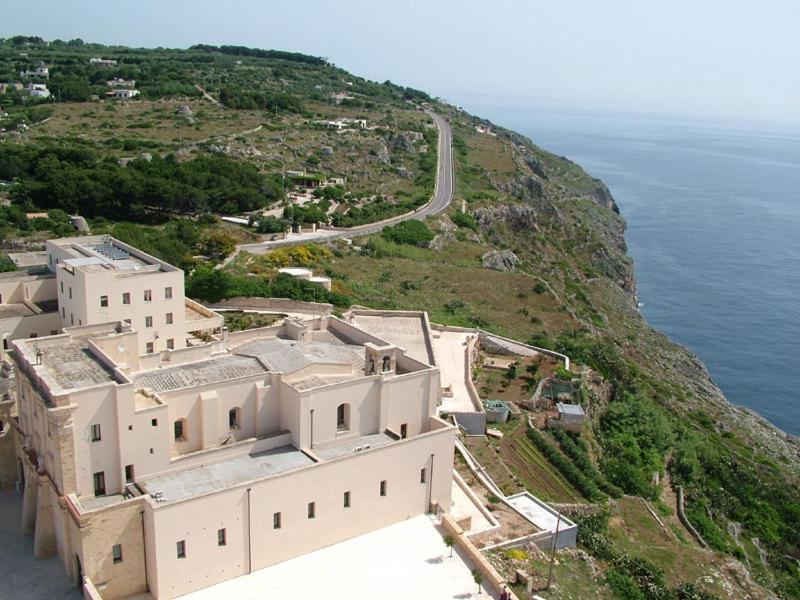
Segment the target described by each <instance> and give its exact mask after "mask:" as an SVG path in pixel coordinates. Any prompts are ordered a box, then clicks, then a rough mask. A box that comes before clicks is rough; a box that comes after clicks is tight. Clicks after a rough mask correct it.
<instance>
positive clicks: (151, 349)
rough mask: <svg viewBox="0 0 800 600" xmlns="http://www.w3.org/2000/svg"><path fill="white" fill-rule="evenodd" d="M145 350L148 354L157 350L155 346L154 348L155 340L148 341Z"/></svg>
mask: <svg viewBox="0 0 800 600" xmlns="http://www.w3.org/2000/svg"><path fill="white" fill-rule="evenodd" d="M145 351H146V352H147V353H148V354H152V353H153V352H154V351H155V348H153V342H147V344H146V349H145Z"/></svg>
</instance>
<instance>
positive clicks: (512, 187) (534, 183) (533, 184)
mask: <svg viewBox="0 0 800 600" xmlns="http://www.w3.org/2000/svg"><path fill="white" fill-rule="evenodd" d="M500 190H501V191H502V192H505V193H506V194H508V195H509V196H511V197H513V198H516V199H517V200H523V201H531V200H535V199H538V198H544V195H545V190H544V184H543V183H542V180H541V179H540V178H539V177H537V176H536V175H517V176H516V177H515V178H514V179H512V180H511V181H510V182H508V183H505V184H502V185H501V186H500Z"/></svg>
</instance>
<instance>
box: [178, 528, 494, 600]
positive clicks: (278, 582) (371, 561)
mask: <svg viewBox="0 0 800 600" xmlns="http://www.w3.org/2000/svg"><path fill="white" fill-rule="evenodd" d="M494 597H495V596H492V595H490V594H489V593H488V592H487V591H486V590H483V592H482V593H481V595H478V587H477V586H476V585H475V582H474V581H473V580H472V568H471V567H470V566H468V565H467V563H466V562H465V561H464V559H463V558H462V557H461V556H460V555H459V554H458V552H454V553H453V556H452V558H451V557H450V551H449V550H448V549H447V548H446V547H445V545H444V542H443V539H442V535H441V534H440V533H439V531H438V530H437V526H436V523H435V521H434V520H433V519H432V517H430V516H429V515H421V516H419V517H414V518H413V519H409V520H407V521H401V522H400V523H396V524H394V525H390V526H389V527H384V528H383V529H379V530H377V531H373V532H371V533H367V534H365V535H362V536H359V537H357V538H353V539H351V540H347V541H346V542H341V543H339V544H335V545H333V546H328V547H327V548H323V549H322V550H317V551H316V552H311V553H310V554H305V555H303V556H300V557H298V558H293V559H291V560H287V561H286V562H282V563H280V564H277V565H274V566H272V567H267V568H266V569H262V570H260V571H256V572H254V573H251V574H250V575H245V576H243V577H237V578H236V579H232V580H230V581H226V582H223V583H219V584H217V585H214V586H211V587H208V588H205V589H203V590H200V591H198V592H193V593H191V594H187V595H186V596H181V598H182V600H213V599H216V598H236V599H237V600H256V599H263V598H269V600H296V599H297V598H325V599H326V600H375V599H380V600H409V599H410V598H413V599H419V600H427V599H431V598H450V599H451V598H458V599H460V600H468V599H469V598H482V599H485V600H486V599H491V598H494Z"/></svg>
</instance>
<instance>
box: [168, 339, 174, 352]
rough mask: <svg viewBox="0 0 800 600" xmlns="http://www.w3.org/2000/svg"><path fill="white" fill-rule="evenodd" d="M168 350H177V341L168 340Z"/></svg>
mask: <svg viewBox="0 0 800 600" xmlns="http://www.w3.org/2000/svg"><path fill="white" fill-rule="evenodd" d="M167 350H175V340H174V339H172V338H169V339H168V340H167Z"/></svg>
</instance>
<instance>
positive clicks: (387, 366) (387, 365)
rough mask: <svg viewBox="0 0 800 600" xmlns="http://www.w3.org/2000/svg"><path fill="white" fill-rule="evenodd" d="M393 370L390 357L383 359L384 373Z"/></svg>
mask: <svg viewBox="0 0 800 600" xmlns="http://www.w3.org/2000/svg"><path fill="white" fill-rule="evenodd" d="M391 369H392V361H391V359H390V358H389V357H388V356H384V357H383V372H384V373H386V371H390V370H391Z"/></svg>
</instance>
